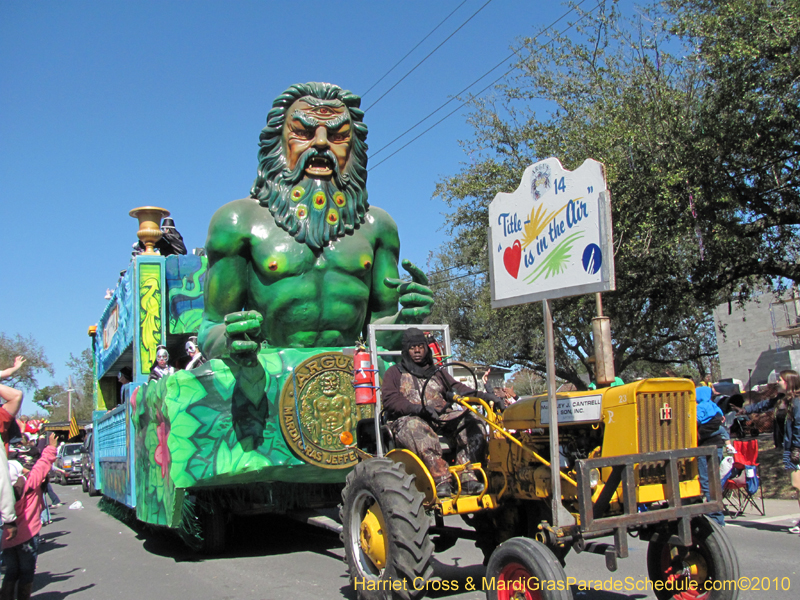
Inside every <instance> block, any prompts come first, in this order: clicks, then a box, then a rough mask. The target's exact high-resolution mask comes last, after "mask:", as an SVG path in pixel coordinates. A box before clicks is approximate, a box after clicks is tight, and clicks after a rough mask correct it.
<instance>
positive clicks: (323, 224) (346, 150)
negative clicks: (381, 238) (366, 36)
mask: <svg viewBox="0 0 800 600" xmlns="http://www.w3.org/2000/svg"><path fill="white" fill-rule="evenodd" d="M324 85H327V84H324ZM331 87H333V86H331ZM335 89H336V90H339V92H341V90H340V89H339V88H335ZM342 93H344V92H342ZM347 94H349V92H347ZM349 97H350V96H348V98H349ZM282 98H284V97H282ZM279 100H281V99H279ZM284 102H285V101H284ZM277 104H278V101H276V106H277ZM286 104H288V102H285V103H284V106H286ZM356 106H357V105H356ZM359 112H360V111H359ZM267 124H268V126H267V127H266V128H265V129H264V131H262V135H261V138H262V141H261V147H262V149H261V151H260V153H259V157H260V161H259V176H258V178H257V179H256V182H255V184H254V186H253V190H252V192H251V193H252V195H253V197H255V198H257V199H258V201H259V202H260V203H261V204H262V205H263V206H267V207H268V208H269V210H270V212H271V213H272V215H273V217H274V218H275V222H276V223H277V224H278V225H279V226H280V227H281V228H283V229H284V230H285V231H287V232H288V233H289V234H290V235H291V236H292V237H294V238H295V239H296V240H297V241H298V242H302V243H305V244H307V245H308V246H309V247H310V248H312V249H314V250H320V249H321V248H323V247H324V246H325V245H326V244H328V243H329V242H331V241H333V240H336V239H338V238H340V237H342V236H343V235H346V234H347V233H350V232H352V231H353V230H354V229H355V228H357V227H358V226H359V225H360V224H361V223H363V222H364V218H365V215H366V212H367V209H368V208H369V205H368V204H367V192H366V189H365V183H366V144H365V143H364V138H365V137H366V127H365V126H364V125H363V123H361V122H360V120H358V121H356V120H354V118H353V114H352V113H351V110H350V108H349V107H348V106H347V105H346V104H345V103H344V102H343V101H342V100H341V99H339V98H338V97H335V96H334V97H326V98H317V97H314V96H308V95H306V96H302V97H300V98H297V99H296V100H294V101H293V102H292V103H291V104H289V105H288V108H286V109H285V110H280V111H277V110H276V109H273V111H272V112H270V116H269V117H268V119H267Z"/></svg>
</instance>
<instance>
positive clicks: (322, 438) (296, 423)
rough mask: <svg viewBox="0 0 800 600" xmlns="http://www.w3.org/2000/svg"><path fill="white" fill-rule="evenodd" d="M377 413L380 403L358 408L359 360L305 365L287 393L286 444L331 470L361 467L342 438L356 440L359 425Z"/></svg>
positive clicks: (317, 359) (319, 358)
mask: <svg viewBox="0 0 800 600" xmlns="http://www.w3.org/2000/svg"><path fill="white" fill-rule="evenodd" d="M374 414H375V405H374V404H358V405H357V404H356V392H355V388H354V387H353V358H352V357H350V356H345V355H344V354H342V353H341V352H325V353H323V354H318V355H316V356H314V357H312V358H309V359H307V360H304V361H303V362H302V363H300V364H299V365H298V366H297V367H296V368H295V370H294V373H293V375H292V376H290V377H288V378H287V379H286V383H284V385H283V391H282V392H281V399H280V421H281V431H282V432H283V437H284V439H285V440H286V442H287V443H288V444H289V447H290V448H291V449H292V450H293V451H294V452H295V453H296V454H297V455H298V456H300V457H301V458H302V459H303V460H305V461H306V462H308V463H311V464H314V465H317V466H319V467H323V468H326V469H345V468H348V467H352V466H354V465H355V464H356V462H358V458H357V456H356V453H355V451H353V450H351V449H348V448H345V446H344V444H342V442H341V438H340V436H341V434H342V433H344V432H350V433H351V434H352V435H353V437H354V438H355V432H356V424H357V423H358V421H359V420H361V419H370V418H372V417H373V415H374Z"/></svg>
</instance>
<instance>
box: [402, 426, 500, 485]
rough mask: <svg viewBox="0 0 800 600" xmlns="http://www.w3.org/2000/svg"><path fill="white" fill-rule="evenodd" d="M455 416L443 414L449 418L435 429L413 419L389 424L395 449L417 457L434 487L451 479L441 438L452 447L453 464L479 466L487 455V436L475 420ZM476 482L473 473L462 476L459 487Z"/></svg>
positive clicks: (466, 472)
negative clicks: (427, 472)
mask: <svg viewBox="0 0 800 600" xmlns="http://www.w3.org/2000/svg"><path fill="white" fill-rule="evenodd" d="M455 412H458V413H459V414H454V412H447V413H445V415H444V417H445V418H447V417H448V416H449V417H451V418H450V419H449V420H446V421H442V422H441V423H437V424H436V425H434V426H431V425H430V424H429V423H427V422H425V421H423V420H422V419H421V418H419V417H416V416H406V417H400V418H399V419H397V420H396V421H393V422H392V423H390V424H389V428H390V429H391V431H392V435H393V436H394V441H395V443H396V444H397V446H399V447H400V448H406V449H407V450H411V452H413V453H414V454H416V455H417V456H419V457H420V459H421V460H422V462H423V463H425V466H426V467H428V470H429V471H430V472H431V476H432V477H433V481H434V483H435V484H437V485H438V484H439V483H441V482H442V481H447V480H449V479H450V473H449V471H448V470H447V462H446V461H445V460H444V459H443V458H442V445H441V444H440V443H439V436H440V435H441V436H443V437H445V438H447V439H448V441H449V443H450V445H451V447H455V449H456V460H455V464H460V465H463V464H465V463H474V462H481V461H482V460H483V457H484V453H485V451H486V435H485V433H484V431H483V426H482V425H481V422H480V421H479V420H478V418H477V417H476V416H475V415H473V414H472V413H469V412H459V411H455ZM476 479H477V477H476V476H475V474H474V473H473V472H472V471H465V472H464V473H462V474H461V481H462V483H463V482H466V481H470V480H476Z"/></svg>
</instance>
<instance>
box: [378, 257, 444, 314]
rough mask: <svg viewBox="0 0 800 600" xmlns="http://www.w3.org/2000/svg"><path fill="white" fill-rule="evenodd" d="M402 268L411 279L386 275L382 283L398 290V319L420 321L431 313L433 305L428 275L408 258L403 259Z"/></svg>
mask: <svg viewBox="0 0 800 600" xmlns="http://www.w3.org/2000/svg"><path fill="white" fill-rule="evenodd" d="M402 265H403V268H404V269H405V270H406V271H408V272H409V273H410V274H411V281H410V282H409V281H402V280H401V279H393V278H390V277H387V278H386V279H385V280H384V283H385V284H386V285H387V286H389V287H392V288H397V291H398V292H400V306H401V307H402V308H401V309H400V313H399V315H398V317H399V319H398V321H399V322H401V323H421V322H422V321H423V320H424V319H425V317H427V316H428V315H429V314H431V306H433V291H432V290H431V288H429V287H428V277H427V276H426V275H425V273H424V272H423V271H422V269H420V268H419V267H417V266H415V265H413V264H412V263H411V261H410V260H405V259H403V262H402Z"/></svg>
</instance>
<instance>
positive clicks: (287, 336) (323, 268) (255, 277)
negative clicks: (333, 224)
mask: <svg viewBox="0 0 800 600" xmlns="http://www.w3.org/2000/svg"><path fill="white" fill-rule="evenodd" d="M263 210H264V214H265V218H264V220H263V224H264V225H265V227H263V228H253V229H251V232H252V231H256V232H257V234H253V233H251V234H250V254H251V257H252V262H251V263H250V273H249V277H250V281H249V289H248V299H247V305H248V306H247V308H249V309H255V310H258V311H260V312H261V313H262V314H263V316H264V324H263V326H262V333H263V336H264V339H266V340H267V342H268V343H269V344H270V345H271V346H281V347H287V346H290V347H312V346H319V347H329V346H339V345H350V344H352V343H353V342H354V341H355V340H356V338H357V337H358V336H359V335H360V334H361V331H362V327H363V325H364V322H365V320H366V318H367V311H368V306H369V299H370V291H371V289H372V277H373V266H374V264H375V235H374V224H373V223H372V222H370V221H371V220H370V221H368V222H366V223H364V224H362V225H361V227H360V228H359V229H357V230H356V231H355V232H354V233H353V234H352V235H348V236H345V237H344V238H341V239H339V240H337V241H335V242H333V243H331V244H329V245H328V246H326V247H325V248H323V249H322V251H321V252H319V253H316V254H315V253H314V252H313V251H312V250H311V249H310V248H309V247H308V246H306V245H305V244H301V243H298V242H296V241H295V240H294V239H293V238H292V237H291V236H290V235H289V234H287V233H286V232H285V231H284V230H282V229H280V228H278V227H277V226H275V224H274V222H273V220H272V216H271V215H270V213H269V212H268V211H267V210H266V209H263ZM266 225H268V226H266Z"/></svg>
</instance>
